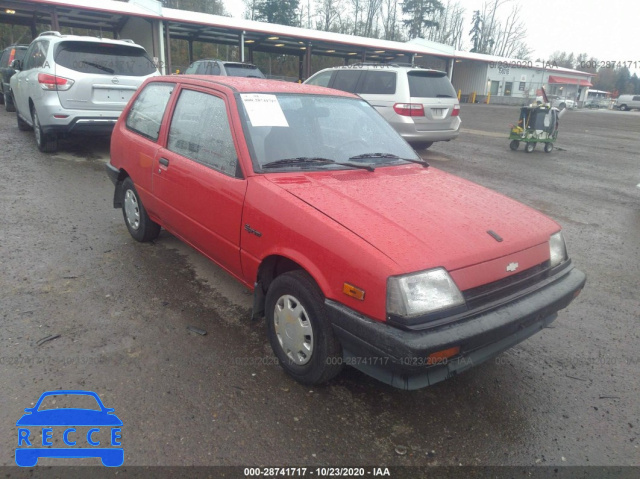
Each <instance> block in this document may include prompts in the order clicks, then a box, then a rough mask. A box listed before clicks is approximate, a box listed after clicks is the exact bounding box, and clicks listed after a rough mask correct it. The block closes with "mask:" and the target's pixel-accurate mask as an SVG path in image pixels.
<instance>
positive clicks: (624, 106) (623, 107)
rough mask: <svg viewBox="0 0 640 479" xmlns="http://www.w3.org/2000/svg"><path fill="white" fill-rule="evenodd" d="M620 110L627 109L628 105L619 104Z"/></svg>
mask: <svg viewBox="0 0 640 479" xmlns="http://www.w3.org/2000/svg"><path fill="white" fill-rule="evenodd" d="M620 111H629V107H628V106H627V105H620Z"/></svg>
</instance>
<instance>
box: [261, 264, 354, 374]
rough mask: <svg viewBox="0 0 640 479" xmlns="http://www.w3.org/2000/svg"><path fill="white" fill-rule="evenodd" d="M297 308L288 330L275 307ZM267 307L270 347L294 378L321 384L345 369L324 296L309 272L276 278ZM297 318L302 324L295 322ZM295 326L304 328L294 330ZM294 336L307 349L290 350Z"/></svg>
mask: <svg viewBox="0 0 640 479" xmlns="http://www.w3.org/2000/svg"><path fill="white" fill-rule="evenodd" d="M298 306H301V310H300V311H297V312H295V313H294V314H298V315H299V317H298V318H294V317H293V316H291V315H287V318H286V319H287V322H289V320H290V319H291V325H292V326H293V327H292V328H291V330H290V331H288V330H287V329H286V326H285V325H283V324H282V321H283V317H282V316H283V315H282V314H281V315H277V314H276V308H278V310H279V311H284V310H287V309H289V308H295V309H298ZM265 308H266V310H265V311H266V314H265V315H266V319H267V335H268V337H269V342H270V343H271V348H272V349H273V352H274V353H275V355H276V356H277V357H278V360H279V361H280V366H282V368H283V369H284V370H285V371H286V372H287V373H288V374H289V375H290V376H291V377H293V378H294V379H295V380H296V381H298V382H300V383H302V384H321V383H324V382H327V381H329V380H330V379H331V378H333V377H335V376H336V375H337V374H338V373H339V372H340V371H341V370H342V346H341V345H340V342H339V341H338V338H336V336H335V333H334V332H333V328H332V326H331V322H330V321H329V318H328V317H327V314H326V311H325V309H324V297H323V295H322V293H321V292H320V289H319V288H318V286H317V285H316V283H315V281H313V279H312V278H311V277H310V276H309V275H308V274H307V273H306V272H304V271H301V270H296V271H289V272H287V273H284V274H282V275H280V276H278V277H277V278H276V279H274V280H273V282H272V283H271V285H270V286H269V290H268V291H267V297H266V302H265ZM295 319H299V321H297V322H295V323H294V322H293V320H295ZM296 325H302V327H300V328H295V326H296ZM307 328H308V330H307ZM295 329H297V331H296V330H295ZM301 330H305V331H301ZM307 333H308V334H307ZM285 335H286V336H287V337H284V336H285ZM292 336H297V337H298V338H297V339H299V340H301V341H302V342H303V344H304V346H305V348H306V349H304V350H303V349H300V350H298V351H293V350H291V349H290V347H289V346H290V345H287V344H286V342H287V338H291V337H292ZM291 342H295V338H294V340H292V341H291ZM307 353H308V354H307Z"/></svg>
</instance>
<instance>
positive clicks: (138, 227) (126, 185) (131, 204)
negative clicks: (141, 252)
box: [122, 177, 160, 243]
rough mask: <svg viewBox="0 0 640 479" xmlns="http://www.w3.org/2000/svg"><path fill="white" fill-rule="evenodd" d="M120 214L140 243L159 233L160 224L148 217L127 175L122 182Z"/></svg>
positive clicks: (134, 237) (151, 238) (152, 238)
mask: <svg viewBox="0 0 640 479" xmlns="http://www.w3.org/2000/svg"><path fill="white" fill-rule="evenodd" d="M122 216H123V217H124V224H125V225H127V229H128V230H129V234H131V236H132V237H133V239H134V240H136V241H140V242H141V243H144V242H146V241H151V240H154V239H156V238H157V237H158V235H159V234H160V225H159V224H158V223H156V222H154V221H153V220H151V218H149V215H148V214H147V210H145V209H144V205H143V204H142V201H141V200H140V196H138V192H137V191H136V187H135V186H134V185H133V181H132V180H131V178H129V177H127V178H126V179H125V180H124V182H123V183H122Z"/></svg>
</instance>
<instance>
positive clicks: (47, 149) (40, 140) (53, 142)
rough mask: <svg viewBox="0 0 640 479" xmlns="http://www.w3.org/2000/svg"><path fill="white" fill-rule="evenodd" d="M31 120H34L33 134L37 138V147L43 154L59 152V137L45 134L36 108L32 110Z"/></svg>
mask: <svg viewBox="0 0 640 479" xmlns="http://www.w3.org/2000/svg"><path fill="white" fill-rule="evenodd" d="M31 118H32V120H33V132H34V134H35V137H36V145H38V150H40V151H42V152H43V153H54V152H56V151H58V137H57V136H56V135H52V134H45V133H44V132H43V131H42V127H41V126H40V119H39V118H38V112H37V111H36V109H35V108H32V109H31Z"/></svg>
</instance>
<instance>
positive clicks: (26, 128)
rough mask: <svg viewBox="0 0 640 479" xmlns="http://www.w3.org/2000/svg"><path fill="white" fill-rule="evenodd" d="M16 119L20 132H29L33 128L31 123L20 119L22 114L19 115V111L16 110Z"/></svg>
mask: <svg viewBox="0 0 640 479" xmlns="http://www.w3.org/2000/svg"><path fill="white" fill-rule="evenodd" d="M16 118H17V120H18V130H20V131H29V130H30V129H31V127H30V126H29V123H27V122H26V121H24V120H23V119H22V118H20V114H19V113H18V111H17V110H16Z"/></svg>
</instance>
